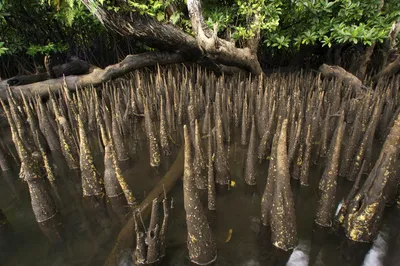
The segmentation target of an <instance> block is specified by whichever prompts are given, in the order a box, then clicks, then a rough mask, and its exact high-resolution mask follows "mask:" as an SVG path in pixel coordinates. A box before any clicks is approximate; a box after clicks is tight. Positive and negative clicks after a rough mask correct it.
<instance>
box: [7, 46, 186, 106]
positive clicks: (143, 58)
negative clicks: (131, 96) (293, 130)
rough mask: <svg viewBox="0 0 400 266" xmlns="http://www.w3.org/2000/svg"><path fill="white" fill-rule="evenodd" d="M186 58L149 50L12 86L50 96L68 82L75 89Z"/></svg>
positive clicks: (69, 87)
mask: <svg viewBox="0 0 400 266" xmlns="http://www.w3.org/2000/svg"><path fill="white" fill-rule="evenodd" d="M184 60H185V59H184V58H183V57H182V56H181V55H179V54H174V53H164V52H149V53H143V54H137V55H128V56H127V57H126V58H125V59H124V60H122V61H121V62H119V63H117V64H115V65H110V66H108V67H106V68H104V69H100V68H98V69H94V70H93V72H91V73H89V74H86V75H81V76H67V77H65V79H64V78H57V79H49V80H45V81H42V82H36V83H32V84H28V85H22V86H12V87H11V89H12V90H18V91H19V90H21V91H22V93H24V94H25V95H32V94H38V95H39V96H40V97H46V96H48V93H49V91H51V92H57V91H58V90H59V89H60V88H61V86H62V85H63V84H64V80H65V82H66V86H67V88H68V89H69V90H75V89H76V88H77V87H78V88H79V87H85V86H89V85H93V86H97V85H100V84H102V83H104V82H106V81H109V80H112V79H115V78H118V77H121V76H123V75H125V74H127V73H129V72H131V71H133V70H136V69H139V68H143V67H149V66H154V65H156V64H160V65H167V64H174V63H180V62H183V61H184ZM0 98H1V99H2V100H7V92H6V90H0Z"/></svg>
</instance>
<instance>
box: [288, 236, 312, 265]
mask: <svg viewBox="0 0 400 266" xmlns="http://www.w3.org/2000/svg"><path fill="white" fill-rule="evenodd" d="M310 245H311V241H308V240H303V239H300V241H299V245H298V246H297V247H296V248H295V249H294V250H293V253H292V255H291V256H290V258H289V261H288V262H287V263H286V266H307V265H308V262H309V253H310Z"/></svg>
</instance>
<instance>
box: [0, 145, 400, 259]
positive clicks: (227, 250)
mask: <svg viewBox="0 0 400 266" xmlns="http://www.w3.org/2000/svg"><path fill="white" fill-rule="evenodd" d="M142 140H144V139H142ZM139 142H140V141H139ZM140 143H141V145H142V147H140V148H139V150H138V151H137V152H136V153H134V154H131V158H132V159H131V160H130V161H129V162H126V167H127V170H126V171H125V173H124V176H125V177H126V178H127V182H128V184H129V185H130V187H131V188H132V189H133V191H134V194H135V196H136V197H137V198H138V200H141V199H143V198H144V197H145V196H146V195H147V193H149V191H150V190H151V189H152V188H153V187H154V186H155V184H156V183H157V182H158V180H159V179H160V178H161V177H162V176H163V175H164V173H165V172H166V171H167V170H168V168H169V166H170V165H171V164H172V162H173V158H174V157H175V155H176V150H177V149H175V151H174V153H173V155H172V156H171V157H170V158H168V159H164V160H163V163H162V166H161V167H160V169H159V170H158V171H155V170H154V169H152V168H151V167H150V166H149V155H148V148H147V146H146V143H145V142H144V141H142V142H140ZM239 143H240V142H237V143H236V144H232V145H231V147H230V152H229V162H230V166H231V172H232V180H233V181H234V182H235V186H233V187H232V188H231V190H230V191H229V192H228V193H225V194H223V195H218V197H217V210H218V211H217V212H216V213H210V212H208V213H207V217H208V218H209V222H210V223H211V226H212V228H213V232H214V237H215V239H216V241H217V246H218V259H217V261H216V265H220V266H225V265H246V266H258V265H290V266H294V265H296V266H297V265H301V266H302V265H327V266H328V265H332V266H333V265H335V266H336V265H342V266H344V265H365V266H372V265H374V266H375V265H389V266H390V265H398V261H399V255H397V254H398V252H397V250H398V249H399V248H400V241H399V240H398V235H399V229H398V224H399V222H400V209H397V208H396V207H390V209H388V210H387V211H386V214H385V215H386V218H385V220H384V224H383V226H382V229H381V231H380V233H379V235H378V237H377V238H376V240H375V241H374V243H372V244H360V243H358V244H357V243H352V242H349V241H347V239H346V237H345V236H344V234H343V232H334V231H333V230H332V229H330V228H320V227H317V226H316V225H315V224H314V215H315V208H316V203H317V199H318V195H317V193H318V190H317V184H318V181H319V178H320V176H321V175H322V173H323V170H324V169H323V165H324V161H323V159H321V160H320V161H319V162H318V164H317V165H314V166H313V167H312V169H311V173H310V186H309V187H301V186H300V185H299V183H298V181H297V180H293V179H292V189H293V193H294V199H295V208H296V217H297V232H298V237H299V244H298V246H297V248H296V249H295V250H293V252H283V251H280V250H277V249H275V248H274V247H273V246H272V244H271V243H270V236H269V232H268V230H267V229H266V228H263V227H261V226H260V221H259V214H260V202H261V196H262V193H263V191H264V188H265V184H266V177H267V170H268V162H267V161H264V162H263V163H262V164H258V166H257V167H258V168H257V186H256V188H254V189H252V190H250V189H249V188H248V187H247V186H246V185H245V182H244V179H243V169H244V162H245V156H246V152H247V147H242V146H241V145H240V144H239ZM143 145H144V146H143ZM53 159H54V161H55V163H56V165H57V172H58V174H59V178H58V181H57V187H58V192H59V195H60V198H61V203H60V202H57V205H58V208H59V211H60V215H61V217H60V219H61V220H62V222H63V224H64V231H65V232H66V234H65V235H66V237H65V239H66V243H55V244H50V242H49V241H48V239H47V238H46V237H45V236H44V235H43V233H42V231H41V229H40V227H39V225H38V223H37V222H36V221H35V217H34V215H33V212H32V209H31V205H30V199H29V192H28V189H27V185H26V184H25V183H24V182H22V181H21V180H18V170H14V171H12V172H11V171H10V172H3V173H1V176H2V178H1V179H0V195H1V197H0V208H1V209H2V210H3V212H4V213H5V215H6V216H7V218H8V220H9V222H10V223H11V225H12V228H13V232H12V239H11V240H10V242H8V247H7V250H6V252H5V253H3V254H1V256H2V258H1V260H0V265H10V266H11V265H102V263H103V262H104V260H105V258H106V257H107V255H108V254H109V252H110V250H111V248H112V246H113V244H114V240H115V239H116V236H117V235H118V232H119V231H120V229H121V228H122V226H123V224H124V222H125V221H126V217H120V216H118V215H117V213H115V212H113V211H112V209H111V206H110V203H109V202H108V206H107V207H108V214H109V219H106V222H104V221H100V220H99V219H104V217H103V218H102V217H101V216H91V215H88V214H87V213H85V210H84V209H83V208H82V199H81V194H80V193H79V189H78V188H79V186H80V183H79V179H77V177H76V176H75V174H74V173H73V172H71V171H68V169H67V167H66V165H65V162H64V161H63V159H62V158H61V159H60V156H59V155H58V156H57V154H53ZM96 164H97V165H98V166H99V171H100V172H101V171H102V169H101V168H102V155H99V156H97V159H96ZM338 182H339V183H338V190H337V191H338V194H337V201H338V203H339V202H340V201H341V200H342V198H343V197H344V196H345V195H346V194H347V192H348V191H349V190H350V188H351V185H352V183H351V182H349V181H347V180H345V179H344V178H339V181H338ZM77 186H78V188H77ZM169 197H172V198H173V202H174V204H173V205H174V208H173V209H172V210H171V211H170V222H169V228H168V233H167V251H166V257H165V258H164V260H163V261H162V263H161V265H177V266H178V265H189V260H188V258H187V257H188V254H187V249H186V224H185V212H184V208H183V189H182V182H181V181H178V184H177V185H176V187H175V188H174V189H173V190H172V191H171V193H170V194H169ZM202 199H206V197H202ZM203 202H204V203H205V204H206V201H205V200H204V201H203ZM205 206H206V205H205ZM102 223H105V224H106V226H105V228H107V230H103V229H101V228H100V227H99V226H100V225H102ZM103 226H104V224H103ZM230 230H231V232H232V235H231V237H230V239H229V241H228V235H229V231H230ZM128 253H129V252H128ZM121 265H123V264H121Z"/></svg>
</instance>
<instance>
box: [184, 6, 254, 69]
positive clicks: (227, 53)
mask: <svg viewBox="0 0 400 266" xmlns="http://www.w3.org/2000/svg"><path fill="white" fill-rule="evenodd" d="M187 7H188V10H189V17H190V20H191V22H192V28H193V31H194V33H195V36H196V40H197V43H198V45H199V47H200V49H201V50H202V51H203V52H204V53H205V55H206V56H208V57H210V58H211V59H213V60H215V61H217V62H219V63H222V64H224V65H227V66H238V67H241V68H244V69H246V70H248V71H250V72H251V73H253V74H256V75H258V74H260V73H261V72H262V70H261V66H260V64H259V62H258V59H257V54H256V53H255V52H254V51H252V50H251V49H250V48H249V47H245V48H237V47H235V44H234V43H231V42H229V41H226V40H224V39H220V38H218V36H217V30H218V29H217V25H214V32H211V31H210V29H209V28H208V26H207V24H206V23H205V21H204V17H203V11H202V8H201V3H200V0H187Z"/></svg>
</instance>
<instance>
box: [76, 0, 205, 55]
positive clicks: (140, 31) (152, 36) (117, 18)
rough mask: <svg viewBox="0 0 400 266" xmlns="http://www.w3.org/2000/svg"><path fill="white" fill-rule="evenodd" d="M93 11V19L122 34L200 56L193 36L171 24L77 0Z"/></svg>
mask: <svg viewBox="0 0 400 266" xmlns="http://www.w3.org/2000/svg"><path fill="white" fill-rule="evenodd" d="M81 1H82V3H83V4H84V5H85V6H86V7H87V8H88V9H89V10H90V11H92V12H93V13H94V15H95V16H96V17H97V19H99V20H100V22H101V23H102V24H103V25H104V26H105V27H106V28H108V29H110V30H112V31H114V32H116V33H118V34H120V35H123V36H131V37H134V38H135V39H137V40H139V41H142V42H144V43H146V45H148V46H150V47H153V48H157V49H160V50H163V51H169V52H175V53H180V54H182V55H183V56H184V57H185V58H186V59H187V60H191V61H196V60H197V59H198V58H200V57H202V54H201V51H200V49H199V47H198V46H197V43H196V40H195V38H193V36H190V35H189V34H187V33H185V32H184V31H182V30H181V29H178V28H177V27H175V26H174V25H173V24H170V23H168V24H164V23H161V22H159V21H158V20H157V19H155V18H153V17H150V16H148V15H145V14H144V15H143V14H140V13H139V12H135V11H124V9H125V10H126V9H128V8H125V7H124V6H123V4H121V10H119V11H118V13H117V12H114V11H113V10H107V9H106V8H103V6H102V5H101V4H100V3H99V2H98V0H81Z"/></svg>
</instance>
